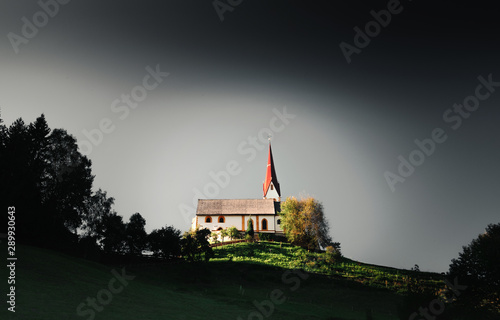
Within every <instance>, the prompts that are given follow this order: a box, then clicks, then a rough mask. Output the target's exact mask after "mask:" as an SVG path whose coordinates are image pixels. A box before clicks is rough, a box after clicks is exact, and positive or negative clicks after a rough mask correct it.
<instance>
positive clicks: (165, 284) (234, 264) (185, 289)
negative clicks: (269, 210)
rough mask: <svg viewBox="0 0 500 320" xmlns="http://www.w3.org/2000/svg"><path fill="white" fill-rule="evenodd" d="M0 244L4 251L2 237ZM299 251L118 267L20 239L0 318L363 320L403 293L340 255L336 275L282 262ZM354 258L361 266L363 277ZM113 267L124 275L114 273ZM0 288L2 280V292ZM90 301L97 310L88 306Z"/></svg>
mask: <svg viewBox="0 0 500 320" xmlns="http://www.w3.org/2000/svg"><path fill="white" fill-rule="evenodd" d="M0 249H1V250H2V251H3V252H6V251H5V250H6V246H5V243H2V244H0ZM301 250H302V249H299V248H294V247H289V246H283V247H282V248H280V245H279V244H271V243H261V244H258V245H257V244H254V245H251V244H239V245H236V246H226V247H221V248H217V249H216V250H215V251H216V258H215V259H214V260H213V261H211V262H210V263H208V264H205V263H202V264H188V263H176V264H167V263H165V264H156V265H154V264H136V265H129V266H126V267H125V268H124V269H122V267H121V266H106V265H101V264H98V263H94V262H90V261H86V260H83V259H78V258H74V257H71V256H68V255H64V254H61V253H57V252H53V251H50V250H45V249H40V248H35V247H30V246H21V245H19V246H18V247H17V257H18V261H17V269H16V314H15V317H11V316H12V313H11V312H8V311H6V309H7V307H8V305H7V304H4V308H2V310H1V311H0V318H2V319H23V320H30V319H33V320H34V319H37V320H40V319H51V320H52V319H106V320H113V319H120V320H123V319H134V320H135V319H142V320H146V319H155V320H156V319H214V318H215V319H221V320H222V319H260V317H262V316H261V315H260V314H258V313H257V312H258V310H259V308H261V313H262V314H264V316H269V318H272V319H367V318H368V316H367V314H369V313H371V314H372V315H373V319H398V317H397V316H396V314H397V304H398V303H401V302H402V299H403V298H402V296H401V295H399V294H397V293H396V292H395V291H394V290H393V289H391V288H388V289H385V288H381V287H380V286H378V284H377V282H376V281H375V280H374V281H372V283H371V284H370V280H369V279H370V277H367V276H366V275H368V274H370V271H369V270H372V273H375V272H382V271H381V270H380V268H379V267H369V266H366V265H362V264H359V265H357V264H356V263H355V262H346V263H345V264H344V265H343V266H341V268H343V270H345V271H346V273H348V272H347V270H352V271H351V272H353V273H352V274H349V275H348V274H345V275H342V274H341V273H342V272H344V271H342V272H341V271H340V269H339V270H338V272H339V274H338V275H337V276H326V275H321V274H314V273H312V272H303V271H296V272H292V271H290V270H288V269H284V268H282V267H289V268H295V267H300V266H299V265H296V264H297V263H299V264H300V263H302V262H303V261H301V260H300V259H298V258H297V256H295V255H296V254H300V255H303V254H304V252H302V251H301ZM238 252H239V253H238ZM306 255H307V254H306ZM231 260H232V261H231ZM308 264H309V266H308V265H307V263H306V265H305V269H306V270H308V268H309V269H310V268H312V267H314V266H313V265H312V261H311V262H310V263H308ZM354 265H357V266H358V267H359V268H365V269H364V272H365V273H366V275H365V276H364V277H363V279H361V277H360V276H359V273H356V272H354V271H355V270H354V269H352V267H354ZM349 268H351V269H349ZM1 270H2V271H1V273H0V276H1V277H2V279H7V277H8V273H7V271H8V270H7V269H6V268H2V269H1ZM113 270H114V271H113ZM377 270H378V271H377ZM388 270H393V272H392V273H394V274H397V273H401V275H402V274H403V273H404V271H400V270H397V269H388ZM311 271H312V269H311ZM318 271H321V270H318ZM360 271H361V269H360ZM117 273H118V274H121V275H122V276H123V277H124V278H125V279H118V280H113V279H117V276H116V274H117ZM387 274H389V273H387ZM377 276H380V277H379V278H378V280H377V281H379V280H380V281H384V283H385V280H382V279H383V278H382V276H381V275H374V276H373V277H372V278H373V279H375V278H377ZM384 276H387V275H384ZM127 278H128V279H127ZM132 278H133V279H132ZM346 278H350V279H346ZM367 279H368V280H367ZM353 280H355V281H353ZM4 283H5V282H4ZM121 283H122V284H123V283H125V284H126V285H125V286H124V285H122V284H121ZM379 287H380V288H379ZM6 289H7V288H6V287H5V286H3V292H4V297H5V294H7V292H6ZM111 291H114V292H115V293H111ZM88 298H91V300H87V299H88ZM93 299H95V300H93ZM89 301H90V302H89ZM271 301H273V302H271ZM92 302H94V303H96V306H95V308H94V309H98V310H100V309H102V311H97V312H96V311H91V310H93V309H92V307H91V306H90V304H91V303H92ZM255 304H257V306H258V307H256V306H255ZM79 306H80V309H79V311H80V315H78V314H77V308H78V307H79ZM368 310H370V311H368ZM92 313H94V314H92ZM6 314H7V316H5V315H6ZM93 315H95V317H92V316H93ZM265 318H267V317H265Z"/></svg>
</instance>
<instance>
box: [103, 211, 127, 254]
mask: <svg viewBox="0 0 500 320" xmlns="http://www.w3.org/2000/svg"><path fill="white" fill-rule="evenodd" d="M102 228H103V230H102V234H103V240H102V247H103V250H104V252H105V253H125V251H126V240H127V236H126V225H125V223H123V218H122V217H121V216H119V215H117V214H116V213H115V212H112V213H111V214H109V215H105V216H104V217H103V219H102Z"/></svg>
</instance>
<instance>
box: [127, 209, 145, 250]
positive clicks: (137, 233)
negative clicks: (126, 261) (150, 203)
mask: <svg viewBox="0 0 500 320" xmlns="http://www.w3.org/2000/svg"><path fill="white" fill-rule="evenodd" d="M145 226H146V220H144V218H143V217H142V216H141V214H140V213H138V212H136V213H134V214H133V215H132V216H131V217H130V220H129V222H128V223H127V227H126V235H127V249H128V253H130V254H131V255H135V256H140V255H141V253H142V250H144V249H145V247H146V242H147V236H148V234H147V233H146V230H145V228H144V227H145Z"/></svg>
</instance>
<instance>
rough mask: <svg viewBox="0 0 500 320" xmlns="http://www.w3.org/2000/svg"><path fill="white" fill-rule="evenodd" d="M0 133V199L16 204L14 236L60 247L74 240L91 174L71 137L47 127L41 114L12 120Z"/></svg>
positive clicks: (88, 161)
mask: <svg viewBox="0 0 500 320" xmlns="http://www.w3.org/2000/svg"><path fill="white" fill-rule="evenodd" d="M0 132H1V134H0V138H1V140H2V141H1V142H0V148H1V149H2V152H1V153H2V156H0V193H1V197H0V198H1V199H2V200H0V202H2V205H3V204H4V202H5V201H7V199H8V201H9V203H10V204H7V205H12V204H15V205H16V212H17V215H16V219H18V222H19V224H20V225H23V228H22V229H20V230H19V234H18V235H19V238H20V239H21V240H22V241H23V242H27V243H32V244H37V245H49V246H52V247H54V246H55V247H60V248H61V247H62V246H66V247H67V246H68V244H72V243H74V244H76V239H77V238H78V237H77V235H76V230H77V228H78V227H79V226H80V225H81V223H82V213H83V212H84V202H85V199H86V198H87V197H89V196H90V194H91V188H92V182H93V178H94V177H93V176H92V174H91V169H90V167H91V162H90V160H88V159H87V158H86V157H85V156H83V155H81V154H80V153H79V152H78V146H77V144H76V139H75V138H74V137H73V136H71V135H69V134H67V132H66V131H64V130H62V129H55V130H53V131H51V130H50V128H49V126H48V124H47V122H46V120H45V116H44V115H43V114H42V115H41V116H40V117H38V118H37V119H36V121H35V122H33V123H31V124H29V125H25V124H24V121H23V120H22V119H21V118H20V119H17V120H16V121H14V123H13V124H12V125H11V126H10V127H9V128H8V129H6V128H5V126H1V127H0Z"/></svg>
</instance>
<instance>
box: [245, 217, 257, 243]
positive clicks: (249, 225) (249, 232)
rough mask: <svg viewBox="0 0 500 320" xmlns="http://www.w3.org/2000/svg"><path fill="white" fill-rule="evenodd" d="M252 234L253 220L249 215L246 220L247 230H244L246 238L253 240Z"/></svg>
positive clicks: (253, 232)
mask: <svg viewBox="0 0 500 320" xmlns="http://www.w3.org/2000/svg"><path fill="white" fill-rule="evenodd" d="M254 234H255V231H254V230H253V220H252V216H250V218H249V219H248V221H247V232H246V235H247V238H248V239H252V240H253V236H254Z"/></svg>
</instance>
